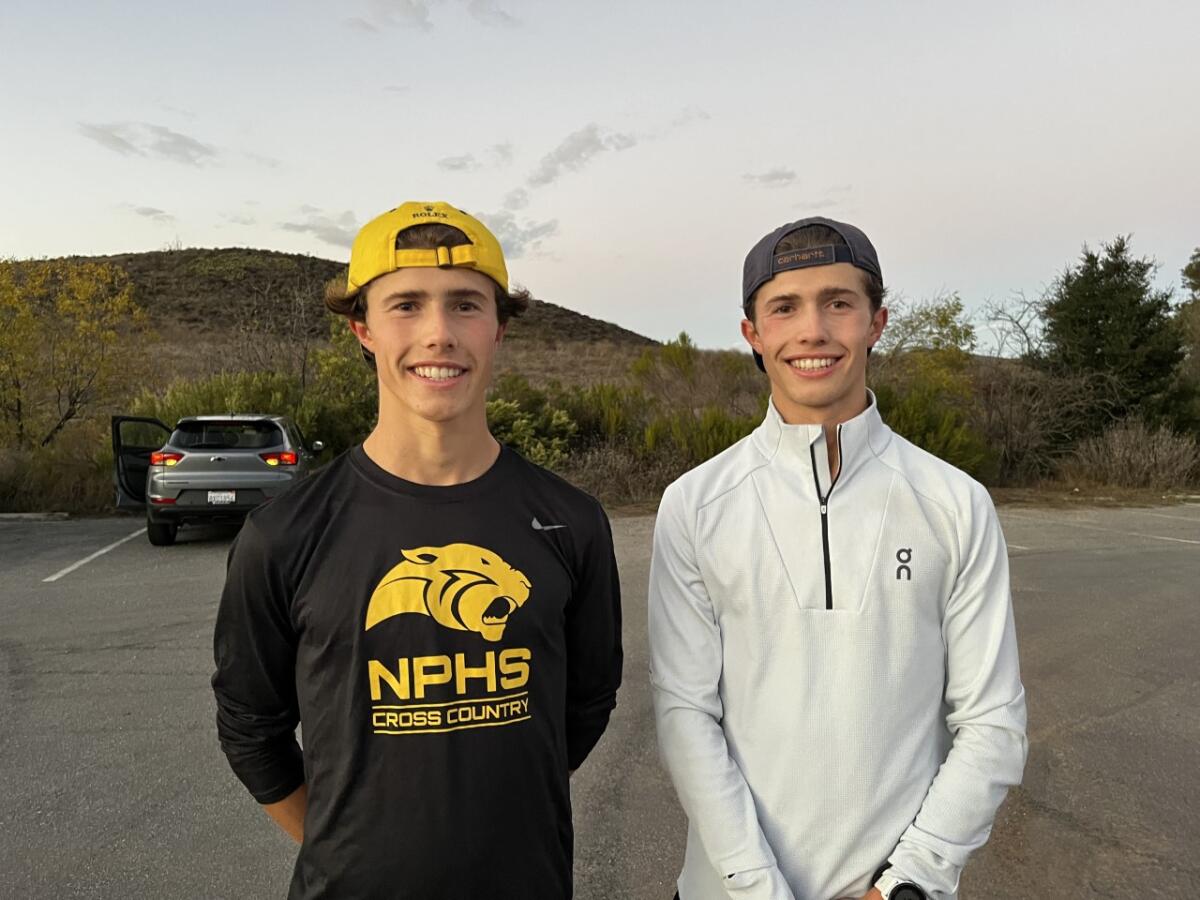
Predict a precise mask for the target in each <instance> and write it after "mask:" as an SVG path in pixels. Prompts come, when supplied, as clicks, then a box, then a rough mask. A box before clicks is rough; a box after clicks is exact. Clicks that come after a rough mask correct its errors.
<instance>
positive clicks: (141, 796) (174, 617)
mask: <svg viewBox="0 0 1200 900" xmlns="http://www.w3.org/2000/svg"><path fill="white" fill-rule="evenodd" d="M1001 519H1002V521H1003V522H1004V526H1005V533H1006V535H1007V538H1008V541H1009V545H1010V553H1011V556H1012V564H1013V579H1014V604H1015V608H1016V616H1017V626H1018V632H1019V637H1020V645H1021V659H1022V673H1023V677H1024V681H1025V685H1026V690H1027V692H1028V696H1029V711H1030V738H1031V753H1030V760H1029V765H1028V767H1027V770H1026V776H1025V783H1024V784H1023V785H1022V786H1021V787H1020V788H1019V789H1017V790H1016V791H1014V792H1013V793H1012V794H1010V796H1009V799H1008V801H1007V802H1006V803H1005V806H1004V807H1003V809H1002V811H1001V814H1000V817H999V819H998V821H997V824H996V828H995V832H994V834H993V838H992V841H991V842H990V843H989V845H988V846H987V847H986V848H985V850H984V851H983V852H982V853H981V854H980V855H979V857H978V858H977V859H976V860H975V861H973V862H972V864H971V865H970V866H969V867H968V869H967V871H966V875H965V876H964V882H963V889H962V893H961V895H960V896H961V897H962V898H964V900H982V898H993V897H995V898H999V897H1013V896H1017V897H1034V898H1043V897H1118V898H1125V897H1128V898H1151V897H1191V896H1195V894H1196V892H1197V891H1198V890H1200V855H1198V853H1197V848H1200V790H1198V785H1200V703H1198V698H1200V653H1197V650H1196V644H1197V639H1198V637H1200V504H1192V505H1184V506H1173V507H1161V508H1154V509H1142V508H1126V509H1071V510H1057V509H1056V510H1048V509H1032V508H1023V507H1005V508H1003V509H1002V510H1001ZM140 525H141V523H140V522H139V521H137V520H136V519H126V518H108V519H83V520H35V521H29V520H0V579H2V582H0V583H2V584H3V585H4V587H3V589H2V591H0V723H2V726H0V896H2V897H5V898H8V897H12V898H73V897H87V898H122V900H125V898H131V897H132V898H142V897H145V898H156V900H157V898H162V900H168V898H226V897H229V898H234V897H236V898H247V897H283V896H284V895H285V894H286V886H287V882H288V879H289V876H290V871H291V862H292V857H293V853H294V849H293V846H292V845H291V844H290V842H289V840H288V839H287V838H286V837H284V836H283V835H282V833H280V832H278V831H277V830H276V829H275V828H274V826H273V825H271V823H270V822H269V821H268V820H267V819H266V817H265V816H264V815H263V814H262V813H261V811H259V810H258V808H257V807H256V806H255V804H254V803H253V801H252V800H251V799H250V798H249V796H248V795H246V794H245V793H244V791H243V790H242V788H241V786H240V785H239V784H238V783H237V782H236V780H235V779H234V778H233V776H232V774H231V773H230V772H229V770H228V768H227V766H226V764H225V760H224V757H223V756H222V755H221V753H220V751H219V749H218V747H217V743H216V737H215V733H214V727H213V706H212V700H211V693H210V691H209V687H208V677H209V674H210V671H211V666H212V654H211V635H212V620H213V615H214V613H215V609H216V602H217V596H218V592H219V589H220V584H221V579H222V575H223V571H224V561H225V555H226V553H227V551H228V546H229V541H230V538H231V536H232V535H231V532H230V531H228V530H194V531H188V530H184V531H181V532H180V540H179V543H178V544H177V545H176V546H174V547H169V548H156V547H151V546H150V545H149V544H148V543H147V542H146V539H145V536H144V535H143V534H140V533H139V531H138V529H139V528H140ZM652 527H653V519H651V518H648V517H641V518H623V519H617V520H615V521H614V533H615V537H616V541H617V549H618V555H619V558H620V562H621V571H622V583H623V587H624V593H625V621H626V633H625V640H626V654H627V655H626V660H627V667H626V682H625V687H623V688H622V692H621V695H620V705H619V708H618V710H617V713H616V714H615V716H614V719H613V722H612V725H611V727H610V729H609V732H608V734H607V735H606V736H605V738H604V740H603V741H602V743H601V745H600V746H599V747H598V748H597V750H596V751H595V753H594V754H593V756H592V757H591V758H590V759H589V761H588V763H587V764H586V766H585V767H584V769H583V770H582V771H581V772H580V773H579V774H578V775H576V777H575V779H574V781H573V783H572V790H573V792H574V802H575V820H576V847H577V854H576V856H577V858H576V887H577V896H578V897H580V898H583V900H610V898H647V900H649V898H662V900H667V898H669V897H670V896H671V893H672V890H673V881H674V876H675V874H676V870H677V867H678V865H679V862H680V860H681V858H682V848H683V817H682V815H681V813H680V812H679V809H678V807H677V805H676V803H675V801H674V798H673V795H672V793H671V789H670V786H669V784H668V782H667V780H666V778H665V776H664V775H663V773H662V772H661V770H660V768H659V766H658V761H657V756H656V750H655V746H654V737H653V723H652V717H651V712H650V698H649V693H648V686H647V681H646V668H647V663H646V637H645V628H644V622H645V585H646V576H647V569H648V564H649V544H650V533H651V529H652ZM118 542H119V543H118ZM106 548H107V549H106ZM97 551H105V552H102V553H100V554H99V555H96V556H94V558H90V559H89V557H93V554H96V553H97ZM85 559H86V560H87V561H86V562H83V560H85Z"/></svg>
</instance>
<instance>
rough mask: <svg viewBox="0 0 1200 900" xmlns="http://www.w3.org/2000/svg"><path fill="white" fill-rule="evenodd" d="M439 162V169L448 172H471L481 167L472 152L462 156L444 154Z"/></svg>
mask: <svg viewBox="0 0 1200 900" xmlns="http://www.w3.org/2000/svg"><path fill="white" fill-rule="evenodd" d="M437 164H438V168H439V169H445V170H446V171H447V172H469V171H471V170H472V169H478V168H479V163H478V162H476V161H475V157H474V156H472V155H471V154H470V153H464V154H463V155H462V156H443V157H442V158H441V159H439V160H438V161H437Z"/></svg>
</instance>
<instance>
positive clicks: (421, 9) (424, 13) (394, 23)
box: [345, 0, 433, 33]
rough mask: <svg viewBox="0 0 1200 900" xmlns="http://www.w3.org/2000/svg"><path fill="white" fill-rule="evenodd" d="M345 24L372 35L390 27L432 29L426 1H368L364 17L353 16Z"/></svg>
mask: <svg viewBox="0 0 1200 900" xmlns="http://www.w3.org/2000/svg"><path fill="white" fill-rule="evenodd" d="M345 22H346V24H347V25H348V26H350V27H351V28H354V29H357V30H359V31H367V32H372V33H374V32H379V31H381V30H383V29H384V28H391V27H397V28H413V29H416V30H417V31H430V30H431V29H432V28H433V23H432V22H431V21H429V3H428V0H368V2H367V11H366V15H365V16H354V17H353V18H349V19H346V20H345Z"/></svg>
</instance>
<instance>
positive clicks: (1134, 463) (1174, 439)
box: [1059, 420, 1200, 491]
mask: <svg viewBox="0 0 1200 900" xmlns="http://www.w3.org/2000/svg"><path fill="white" fill-rule="evenodd" d="M1059 472H1060V475H1061V477H1062V478H1063V480H1065V481H1067V482H1069V483H1071V484H1074V485H1077V486H1078V485H1106V486H1112V487H1120V488H1132V489H1149V490H1153V491H1167V490H1172V489H1180V488H1184V487H1187V486H1189V485H1196V484H1197V482H1198V480H1200V443H1198V442H1197V441H1196V439H1195V438H1193V437H1190V436H1188V435H1182V434H1176V433H1175V432H1173V431H1171V430H1170V429H1169V428H1166V427H1165V426H1163V427H1159V428H1155V429H1152V428H1148V427H1147V426H1146V425H1145V424H1144V423H1143V422H1140V421H1137V420H1127V421H1124V422H1118V423H1117V424H1116V425H1113V426H1112V427H1111V428H1109V429H1108V430H1106V431H1105V432H1104V434H1102V435H1100V436H1099V437H1093V438H1088V439H1087V440H1084V441H1081V442H1080V443H1079V444H1078V445H1077V446H1076V447H1075V449H1074V451H1073V452H1072V453H1071V455H1070V456H1069V457H1068V458H1067V459H1065V460H1064V461H1063V462H1062V463H1061V465H1060V466H1059Z"/></svg>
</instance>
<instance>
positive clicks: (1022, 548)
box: [1008, 544, 1029, 550]
mask: <svg viewBox="0 0 1200 900" xmlns="http://www.w3.org/2000/svg"><path fill="white" fill-rule="evenodd" d="M1008 549H1009V550H1028V549H1029V548H1028V547H1022V546H1021V545H1020V544H1009V545H1008Z"/></svg>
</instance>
